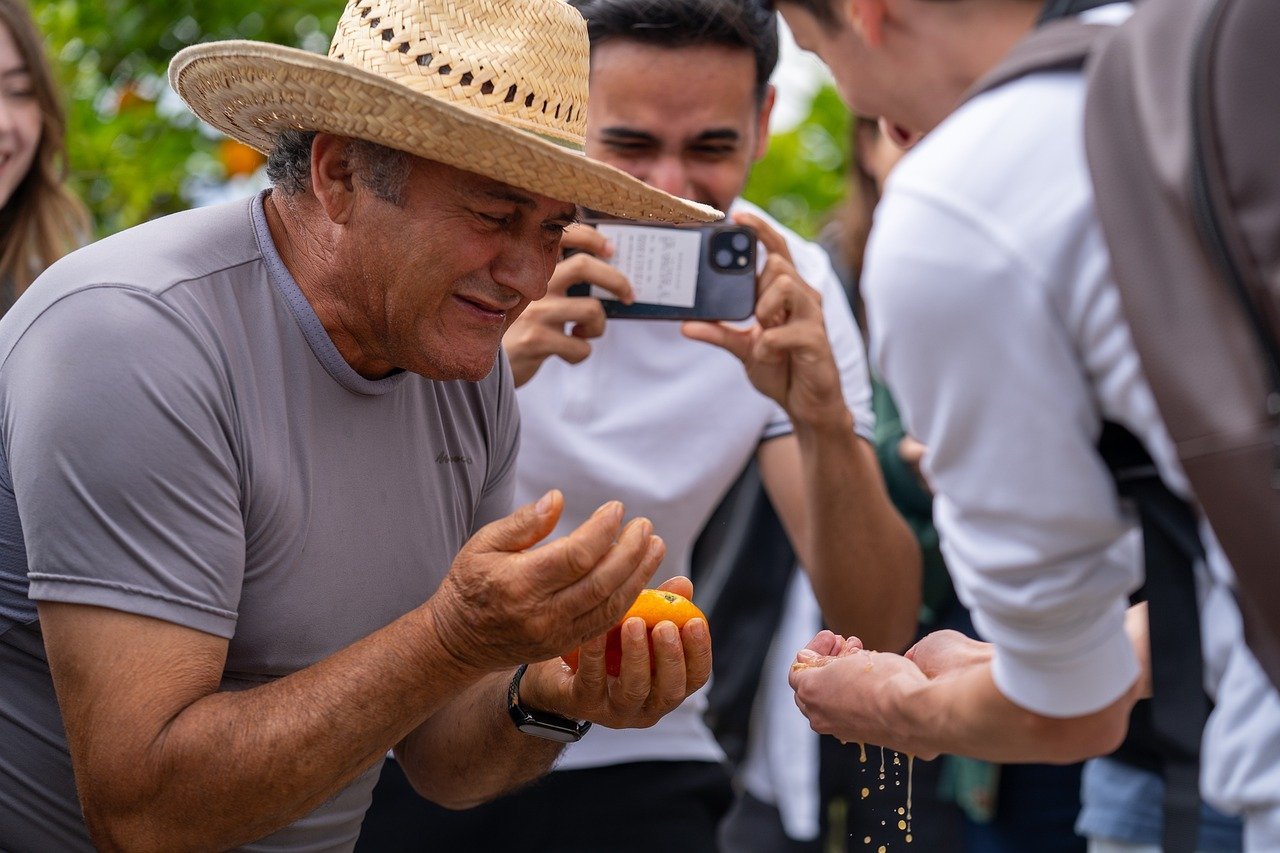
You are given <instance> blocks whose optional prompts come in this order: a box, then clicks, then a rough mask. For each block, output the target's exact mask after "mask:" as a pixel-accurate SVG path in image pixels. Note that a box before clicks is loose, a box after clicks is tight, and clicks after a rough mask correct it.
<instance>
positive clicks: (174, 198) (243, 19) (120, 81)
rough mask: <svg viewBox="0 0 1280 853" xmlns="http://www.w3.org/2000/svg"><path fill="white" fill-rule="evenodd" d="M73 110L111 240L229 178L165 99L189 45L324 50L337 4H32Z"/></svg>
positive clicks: (204, 139)
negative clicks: (244, 43) (178, 58)
mask: <svg viewBox="0 0 1280 853" xmlns="http://www.w3.org/2000/svg"><path fill="white" fill-rule="evenodd" d="M31 9H32V12H33V14H34V16H35V19H36V22H37V23H38V24H39V25H40V27H41V29H42V31H43V32H44V34H45V37H46V41H47V44H48V46H49V50H50V58H51V60H52V62H53V65H54V70H55V73H56V74H57V75H58V78H59V80H60V82H61V83H62V85H63V92H64V95H65V99H66V103H67V113H68V130H67V135H68V149H69V160H70V165H71V170H72V180H73V182H74V186H75V189H76V190H77V191H78V192H79V193H80V195H81V197H82V198H84V200H85V201H86V203H88V205H89V208H90V210H91V211H92V213H93V216H94V223H95V228H96V230H97V232H98V233H99V234H100V235H101V234H109V233H111V232H114V231H118V230H120V229H122V228H127V227H129V226H131V225H136V224H137V223H139V222H143V221H145V220H147V219H151V218H154V217H156V216H160V215H162V214H165V213H171V212H173V211H176V210H181V209H184V208H186V207H188V206H190V202H189V201H188V200H187V199H186V198H184V196H183V191H184V188H185V187H186V186H188V185H189V182H190V181H192V180H193V179H196V180H198V179H204V180H208V181H217V180H220V179H222V178H223V177H225V169H224V167H223V165H222V163H221V162H220V161H219V160H218V158H217V157H216V148H217V144H218V139H217V138H215V137H212V136H209V135H207V134H206V133H204V132H201V130H200V129H199V127H198V122H197V121H196V119H195V117H194V116H192V115H191V114H190V113H189V112H187V111H186V109H185V107H183V106H182V104H181V102H180V101H178V100H177V97H176V96H175V95H173V94H172V92H171V91H170V90H169V86H168V82H167V77H166V69H167V68H168V65H169V60H170V58H172V56H173V55H174V54H175V53H177V52H178V50H180V49H181V48H183V47H186V46H187V45H189V44H195V43H197V42H202V41H209V40H212V39H230V38H247V39H258V40H262V41H272V42H277V43H279V44H288V45H293V46H295V47H302V48H306V49H310V50H318V51H323V50H327V49H328V46H329V35H330V34H331V33H332V32H333V29H334V26H335V25H336V23H337V19H338V15H339V14H340V13H341V11H342V3H341V2H338V0H288V2H285V3H262V2H260V1H259V0H32V4H31Z"/></svg>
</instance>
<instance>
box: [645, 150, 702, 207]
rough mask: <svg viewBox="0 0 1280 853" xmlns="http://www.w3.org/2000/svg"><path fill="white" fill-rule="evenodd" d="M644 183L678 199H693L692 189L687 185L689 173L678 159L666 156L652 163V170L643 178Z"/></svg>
mask: <svg viewBox="0 0 1280 853" xmlns="http://www.w3.org/2000/svg"><path fill="white" fill-rule="evenodd" d="M644 180H645V183H647V184H648V185H649V186H651V187H654V188H656V189H660V190H662V191H663V192H667V193H670V194H671V195H673V196H677V197H679V198H693V188H692V187H691V186H690V183H689V171H688V169H686V168H685V165H684V161H683V160H681V159H680V158H679V157H675V156H671V155H666V156H662V157H659V158H658V159H657V160H655V161H654V163H653V168H651V169H650V170H649V174H648V175H646V176H645V179H644Z"/></svg>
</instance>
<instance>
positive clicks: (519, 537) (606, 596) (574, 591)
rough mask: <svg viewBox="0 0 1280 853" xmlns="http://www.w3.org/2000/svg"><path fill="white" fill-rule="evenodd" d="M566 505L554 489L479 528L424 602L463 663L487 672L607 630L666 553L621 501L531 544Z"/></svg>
mask: <svg viewBox="0 0 1280 853" xmlns="http://www.w3.org/2000/svg"><path fill="white" fill-rule="evenodd" d="M563 509H564V496H563V495H561V494H560V492H558V491H555V490H553V491H550V492H548V493H547V494H546V495H544V496H543V497H542V498H541V499H540V500H539V501H538V502H537V503H535V504H528V505H526V506H523V507H520V508H519V509H517V510H516V511H515V512H514V513H512V514H511V515H509V516H507V517H506V518H503V519H499V520H498V521H495V522H493V523H492V524H488V525H486V526H484V527H483V528H481V529H480V530H479V531H477V532H476V534H475V535H474V536H472V537H471V539H470V540H468V542H467V543H466V544H465V545H464V546H463V548H462V550H461V551H460V552H459V554H458V556H457V557H456V558H455V559H454V561H453V566H452V568H451V569H450V571H449V574H448V575H446V576H445V578H444V580H443V581H442V582H441V584H440V588H439V589H438V590H437V591H436V594H435V595H433V596H432V597H431V598H430V599H429V600H428V601H427V606H428V607H429V608H430V609H431V611H432V615H433V618H434V622H435V625H436V630H437V633H438V635H439V639H440V642H441V644H442V645H443V646H444V647H445V649H446V650H447V651H448V652H449V653H450V654H451V656H452V657H453V658H454V659H455V660H456V661H457V662H458V663H459V664H460V665H462V666H464V667H467V668H470V669H473V670H476V671H479V672H486V671H493V670H498V669H503V668H505V667H512V666H515V665H517V664H520V663H525V662H527V661H538V660H546V659H548V658H551V657H554V656H556V655H558V654H560V653H561V652H562V651H564V650H565V649H570V648H573V647H575V646H577V645H580V644H582V643H583V642H584V641H586V640H587V639H589V638H591V637H596V636H597V635H599V634H603V633H604V632H605V631H607V630H608V629H609V628H610V627H611V626H613V625H614V624H616V623H617V622H618V620H619V619H620V618H621V617H622V615H623V614H624V613H625V612H626V611H627V608H629V607H630V606H631V603H632V602H633V601H635V599H636V596H637V595H639V593H640V590H641V589H643V588H644V585H645V583H647V582H648V580H649V578H650V577H652V576H653V573H654V571H655V570H656V569H657V568H658V564H659V563H661V562H662V557H663V555H664V553H665V546H664V544H663V542H662V539H660V538H659V537H658V536H656V535H654V533H653V525H652V524H651V523H650V522H649V520H648V519H645V518H636V519H632V520H631V521H630V522H627V523H626V524H625V525H624V524H623V507H622V504H621V503H619V502H617V501H611V502H609V503H606V504H604V505H603V506H601V507H600V508H599V509H597V510H596V512H595V514H594V515H592V516H591V517H590V518H588V519H587V520H586V521H584V522H583V523H582V524H581V525H580V526H579V527H578V528H577V529H576V530H574V531H572V532H571V533H569V534H568V535H566V536H563V537H561V538H559V539H556V540H554V541H552V542H549V543H547V544H546V545H543V546H542V547H540V548H534V547H533V546H534V545H536V544H537V543H538V542H540V541H541V540H542V539H544V538H545V537H546V536H547V535H548V534H549V533H550V532H551V531H552V530H553V529H555V525H556V522H557V521H558V520H559V518H560V513H561V512H562V511H563Z"/></svg>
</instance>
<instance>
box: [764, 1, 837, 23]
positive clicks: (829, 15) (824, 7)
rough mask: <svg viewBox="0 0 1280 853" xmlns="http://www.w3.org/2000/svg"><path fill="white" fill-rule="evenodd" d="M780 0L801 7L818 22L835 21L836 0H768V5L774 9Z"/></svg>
mask: <svg viewBox="0 0 1280 853" xmlns="http://www.w3.org/2000/svg"><path fill="white" fill-rule="evenodd" d="M780 2H782V3H788V4H790V5H792V6H795V7H797V8H799V9H803V10H804V11H806V12H808V13H809V14H810V15H813V18H814V20H815V21H817V22H818V23H821V24H835V23H836V20H837V19H836V0H770V2H769V7H770V8H773V9H776V8H777V6H778V3H780Z"/></svg>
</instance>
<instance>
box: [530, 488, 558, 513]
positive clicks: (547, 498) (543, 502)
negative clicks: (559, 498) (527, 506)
mask: <svg viewBox="0 0 1280 853" xmlns="http://www.w3.org/2000/svg"><path fill="white" fill-rule="evenodd" d="M554 502H555V492H547V493H546V494H545V495H543V496H542V497H540V498H538V502H537V503H536V504H535V505H534V507H533V509H534V511H535V512H537V513H538V515H547V514H549V513H550V512H551V504H552V503H554Z"/></svg>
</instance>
